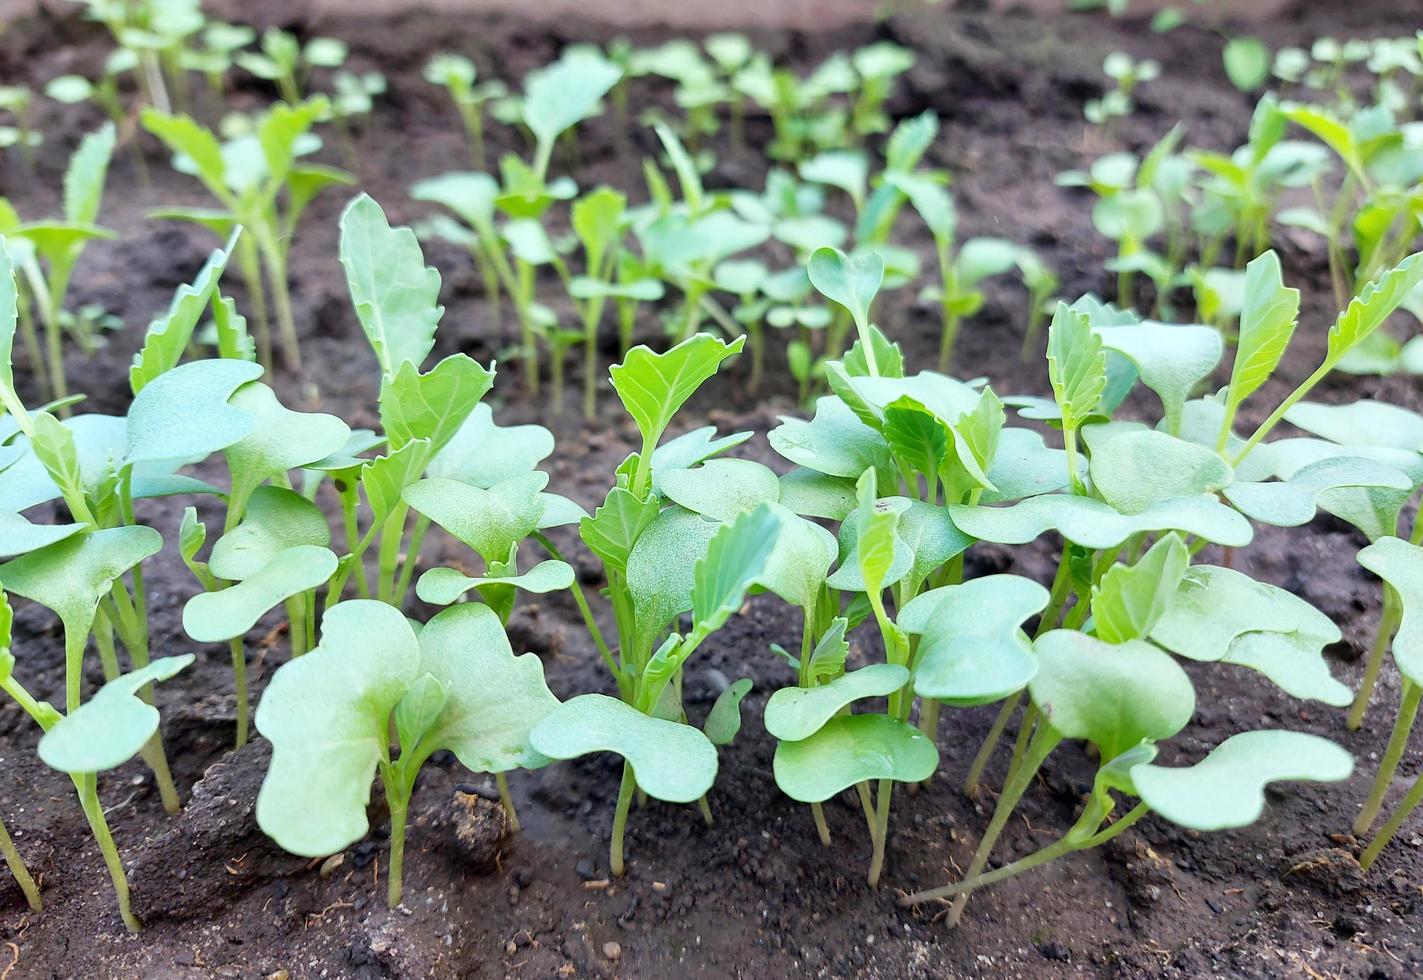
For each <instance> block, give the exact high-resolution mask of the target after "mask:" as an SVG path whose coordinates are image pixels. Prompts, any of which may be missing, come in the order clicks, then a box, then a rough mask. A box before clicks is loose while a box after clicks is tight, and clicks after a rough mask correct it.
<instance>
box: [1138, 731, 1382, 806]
mask: <svg viewBox="0 0 1423 980" xmlns="http://www.w3.org/2000/svg"><path fill="white" fill-rule="evenodd" d="M1353 771H1354V760H1353V759H1352V758H1351V757H1350V755H1349V753H1348V752H1346V751H1344V750H1343V749H1342V748H1340V747H1339V746H1338V745H1335V744H1334V743H1333V742H1331V741H1329V740H1328V739H1326V738H1320V737H1319V736H1318V735H1310V734H1307V733H1305V732H1286V731H1273V730H1267V731H1254V732H1241V733H1240V734H1238V735H1232V736H1231V737H1230V738H1228V739H1226V740H1225V741H1224V742H1222V743H1221V744H1220V745H1218V746H1216V747H1215V748H1214V749H1212V750H1211V752H1210V754H1208V755H1207V756H1206V757H1205V758H1204V759H1202V760H1201V761H1200V762H1197V763H1196V764H1195V765H1193V766H1182V767H1177V766H1158V765H1144V766H1137V767H1136V768H1135V769H1133V770H1132V773H1131V775H1132V782H1133V783H1134V784H1135V786H1136V791H1137V795H1138V796H1139V797H1140V798H1141V801H1142V802H1143V803H1145V804H1146V805H1147V806H1149V807H1150V808H1151V810H1152V812H1153V813H1156V814H1158V815H1159V816H1162V817H1165V818H1166V819H1167V820H1170V821H1171V822H1172V823H1175V824H1179V825H1181V826H1182V827H1189V828H1191V829H1192V830H1226V829H1228V828H1231V827H1244V826H1247V825H1249V824H1252V823H1254V822H1255V821H1256V820H1258V819H1259V818H1260V814H1261V813H1263V812H1264V810H1265V787H1266V786H1267V785H1269V784H1270V783H1277V782H1283V781H1286V780H1289V781H1299V782H1313V783H1335V782H1339V781H1340V780H1344V779H1348V778H1349V774H1350V773H1352V772H1353Z"/></svg>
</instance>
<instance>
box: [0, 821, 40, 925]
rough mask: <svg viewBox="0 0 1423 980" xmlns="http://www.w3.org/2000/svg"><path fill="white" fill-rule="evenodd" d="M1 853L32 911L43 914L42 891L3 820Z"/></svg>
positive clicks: (0, 825)
mask: <svg viewBox="0 0 1423 980" xmlns="http://www.w3.org/2000/svg"><path fill="white" fill-rule="evenodd" d="M0 853H3V854H4V855H5V864H6V865H7V866H8V867H9V868H10V873H11V874H12V875H14V876H15V882H16V884H18V885H19V886H20V891H22V892H24V893H25V902H26V903H28V905H29V906H30V911H31V912H43V911H44V902H43V901H41V900H40V890H39V888H38V886H36V885H35V879H34V878H32V877H30V869H29V868H27V867H25V862H24V859H23V858H21V857H20V852H19V851H18V850H16V849H15V843H14V841H12V840H10V832H9V831H8V830H6V829H5V822H4V821H3V820H0Z"/></svg>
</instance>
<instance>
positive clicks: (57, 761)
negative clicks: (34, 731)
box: [39, 653, 195, 774]
mask: <svg viewBox="0 0 1423 980" xmlns="http://www.w3.org/2000/svg"><path fill="white" fill-rule="evenodd" d="M194 659H195V657H194V655H193V654H191V653H187V654H184V655H182V656H181V657H160V658H159V659H157V660H154V661H152V662H151V663H149V664H148V665H147V666H146V667H140V668H138V669H137V670H134V671H131V672H130V673H127V674H124V675H122V676H121V677H116V678H114V679H113V680H111V681H109V682H108V683H107V684H105V685H104V686H103V687H101V688H99V690H98V691H96V692H94V696H93V697H92V698H90V699H89V700H88V701H86V702H85V703H84V704H82V705H80V706H79V707H78V708H76V709H75V710H74V711H72V712H70V713H69V714H68V715H67V716H65V717H64V718H63V719H61V720H60V722H59V724H57V725H55V726H54V727H53V728H51V729H50V730H49V731H47V732H45V733H44V737H43V738H41V739H40V744H39V756H40V759H41V761H43V762H44V764H45V765H47V766H49V767H50V768H51V769H58V770H59V771H60V772H68V773H75V774H78V773H90V772H105V771H107V770H109V769H114V768H117V767H118V766H121V765H123V764H124V763H125V762H127V761H128V760H129V759H132V758H133V757H134V756H135V755H137V754H138V752H139V750H140V749H142V748H143V747H144V745H145V744H147V742H148V740H149V739H150V738H152V737H153V733H154V732H156V731H158V722H159V716H158V709H157V708H155V707H154V706H153V705H151V704H149V703H148V702H147V701H144V700H143V699H142V698H140V697H139V696H138V692H139V691H140V690H142V689H143V688H144V687H147V686H148V685H149V684H152V683H153V682H155V681H166V680H168V679H169V678H171V677H173V676H174V675H175V674H177V673H178V672H179V671H180V670H183V669H184V668H185V667H187V666H188V665H189V664H191V663H192V662H193V660H194Z"/></svg>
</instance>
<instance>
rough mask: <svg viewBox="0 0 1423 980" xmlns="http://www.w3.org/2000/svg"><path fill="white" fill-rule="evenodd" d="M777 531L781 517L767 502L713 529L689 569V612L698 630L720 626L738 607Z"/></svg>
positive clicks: (772, 546) (762, 565)
mask: <svg viewBox="0 0 1423 980" xmlns="http://www.w3.org/2000/svg"><path fill="white" fill-rule="evenodd" d="M780 534H781V517H780V514H779V513H777V512H776V511H775V510H773V509H772V505H770V504H761V505H760V506H759V507H757V508H756V509H755V510H749V511H745V512H744V513H742V514H740V515H738V516H737V517H736V519H735V520H734V521H732V522H730V523H728V524H724V525H722V526H721V527H720V528H718V529H717V532H716V534H714V535H713V536H712V538H711V540H710V541H709V542H707V551H706V554H705V555H703V556H702V557H701V558H700V559H698V560H697V564H696V567H695V568H694V569H693V572H692V616H693V619H694V621H695V629H696V630H697V631H698V632H703V633H710V632H712V631H714V630H718V629H721V627H722V625H723V624H724V623H725V622H726V621H727V619H728V618H730V616H731V615H732V613H734V612H736V610H738V609H740V608H741V604H742V603H743V602H745V601H746V593H747V591H748V590H749V589H750V588H751V587H752V586H753V585H755V584H756V582H757V580H758V579H759V578H760V577H761V573H762V572H763V571H764V570H765V568H766V563H767V561H768V560H769V559H770V557H771V554H772V552H773V551H774V550H775V547H776V541H777V539H778V538H779V537H780Z"/></svg>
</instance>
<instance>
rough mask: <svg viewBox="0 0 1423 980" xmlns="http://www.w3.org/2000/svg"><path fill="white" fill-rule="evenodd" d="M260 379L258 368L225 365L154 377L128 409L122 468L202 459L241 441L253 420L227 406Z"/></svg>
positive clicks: (199, 365)
mask: <svg viewBox="0 0 1423 980" xmlns="http://www.w3.org/2000/svg"><path fill="white" fill-rule="evenodd" d="M261 375H262V368H261V367H260V366H259V365H256V364H252V363H250V362H248V361H225V360H209V361H194V362H192V363H191V364H180V365H178V366H177V367H175V368H173V369H172V370H171V371H166V372H164V373H163V374H161V375H159V376H158V377H157V378H155V379H154V380H153V381H151V382H149V383H148V384H146V385H144V387H143V390H142V391H140V392H139V393H138V394H137V395H136V396H134V399H133V403H132V404H131V405H129V409H128V453H127V460H128V462H129V463H131V464H138V463H144V462H153V461H160V460H189V459H204V458H206V457H207V456H209V455H211V454H212V453H215V452H218V451H219V450H223V449H226V448H227V447H229V446H231V445H233V444H234V443H237V442H238V441H240V440H242V439H243V438H245V437H247V436H248V435H249V434H250V433H251V432H252V430H253V429H254V428H255V427H256V425H257V419H256V417H255V416H253V415H252V413H251V412H248V411H245V410H244V409H241V408H238V407H236V406H233V405H230V404H228V402H229V399H231V398H232V397H233V395H234V393H235V392H236V391H237V390H238V389H239V388H242V387H243V386H244V385H246V384H248V383H249V382H251V381H254V380H256V379H257V378H259V377H261Z"/></svg>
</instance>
